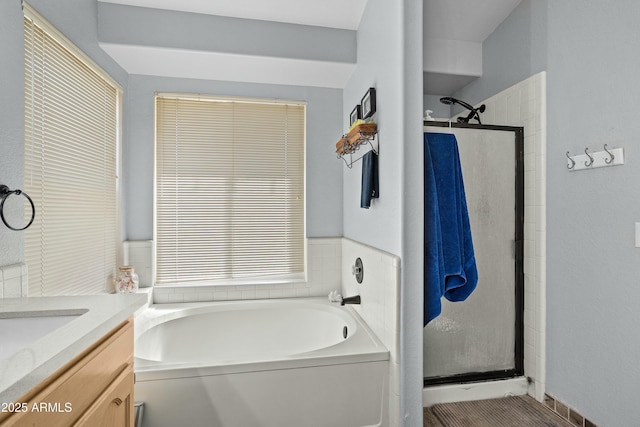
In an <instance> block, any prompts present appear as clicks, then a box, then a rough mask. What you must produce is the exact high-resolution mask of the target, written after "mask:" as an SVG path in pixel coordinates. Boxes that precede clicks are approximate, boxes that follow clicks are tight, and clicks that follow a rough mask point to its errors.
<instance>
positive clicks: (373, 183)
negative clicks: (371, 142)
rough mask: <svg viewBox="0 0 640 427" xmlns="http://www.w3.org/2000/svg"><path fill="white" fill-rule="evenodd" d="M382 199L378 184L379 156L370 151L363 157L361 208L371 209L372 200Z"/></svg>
mask: <svg viewBox="0 0 640 427" xmlns="http://www.w3.org/2000/svg"><path fill="white" fill-rule="evenodd" d="M378 197H380V187H379V184H378V155H377V154H376V153H374V152H373V151H369V152H368V153H367V154H365V155H364V156H362V187H361V189H360V207H361V208H365V209H369V207H370V206H371V199H377V198H378Z"/></svg>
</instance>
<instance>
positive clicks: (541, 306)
mask: <svg viewBox="0 0 640 427" xmlns="http://www.w3.org/2000/svg"><path fill="white" fill-rule="evenodd" d="M480 104H485V105H486V106H487V109H486V111H485V113H483V114H482V123H484V124H492V125H508V126H522V127H524V168H525V178H524V185H525V190H524V191H525V194H524V204H525V214H524V287H525V304H524V328H525V332H524V340H525V351H524V371H525V375H526V376H528V377H530V378H532V379H533V380H534V390H531V391H530V393H531V394H532V395H533V396H534V397H535V398H536V399H537V400H539V401H542V400H543V398H544V389H545V375H546V374H545V360H544V356H545V323H546V322H545V319H546V306H545V304H546V303H545V301H546V273H545V271H546V214H545V211H546V201H545V200H546V191H545V189H546V156H547V149H546V147H547V132H546V129H547V124H546V117H547V114H546V73H545V72H541V73H538V74H535V75H533V76H531V77H530V78H528V79H526V80H524V81H522V82H520V83H518V84H516V85H514V86H511V87H510V88H508V89H505V90H504V91H502V92H500V93H498V94H497V95H494V96H492V97H491V98H488V99H486V100H485V101H483V102H480V103H478V104H477V105H480Z"/></svg>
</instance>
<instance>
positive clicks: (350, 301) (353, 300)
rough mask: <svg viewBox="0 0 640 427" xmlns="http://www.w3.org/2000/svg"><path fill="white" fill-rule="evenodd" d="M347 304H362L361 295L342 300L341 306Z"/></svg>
mask: <svg viewBox="0 0 640 427" xmlns="http://www.w3.org/2000/svg"><path fill="white" fill-rule="evenodd" d="M345 304H360V295H355V296H352V297H347V298H342V300H341V301H340V305H345Z"/></svg>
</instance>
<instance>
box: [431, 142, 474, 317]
mask: <svg viewBox="0 0 640 427" xmlns="http://www.w3.org/2000/svg"><path fill="white" fill-rule="evenodd" d="M424 191H425V194H424V196H425V197H424V257H425V260H424V324H425V325H426V324H427V323H429V321H431V320H433V319H434V318H436V317H437V316H438V315H439V314H440V312H441V311H442V306H441V302H440V300H441V298H442V297H443V296H444V297H445V298H446V299H448V300H449V301H464V300H465V299H466V298H467V297H468V296H469V295H470V294H471V292H473V290H474V289H475V287H476V284H477V283H478V271H477V268H476V260H475V256H474V253H473V242H472V239H471V227H470V226H469V215H468V212H467V201H466V198H465V193H464V184H463V181H462V168H461V167H460V157H459V154H458V143H457V141H456V137H455V136H454V135H452V134H442V133H429V132H425V134H424Z"/></svg>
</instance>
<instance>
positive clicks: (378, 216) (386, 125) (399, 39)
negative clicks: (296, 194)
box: [342, 0, 423, 427]
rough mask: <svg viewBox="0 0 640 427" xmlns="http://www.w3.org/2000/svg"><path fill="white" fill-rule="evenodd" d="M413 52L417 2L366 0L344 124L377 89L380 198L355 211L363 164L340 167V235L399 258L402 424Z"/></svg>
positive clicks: (416, 153)
mask: <svg viewBox="0 0 640 427" xmlns="http://www.w3.org/2000/svg"><path fill="white" fill-rule="evenodd" d="M416 52H422V1H420V0H406V1H402V2H390V1H387V0H369V1H368V3H367V6H366V9H365V11H364V14H363V16H362V20H361V22H360V26H359V28H358V61H357V67H356V70H355V71H354V73H353V75H352V76H351V79H350V80H349V82H348V83H347V85H346V86H345V88H344V93H343V108H342V109H343V111H344V113H343V120H344V122H343V127H344V129H347V128H348V127H349V122H348V117H347V115H348V113H349V112H350V111H351V110H352V109H353V108H354V106H355V105H357V104H359V103H360V101H361V98H362V97H363V96H364V94H365V92H366V91H367V90H368V88H369V87H374V88H376V97H377V101H376V103H377V112H376V114H375V116H374V117H373V119H374V120H375V121H376V123H377V124H378V130H379V133H378V135H377V140H378V142H379V153H380V155H379V176H380V198H379V199H374V200H373V201H372V204H371V207H370V209H362V208H360V191H361V176H362V162H357V163H355V164H354V165H353V168H352V169H348V168H347V167H346V166H343V167H342V169H343V181H344V182H343V223H344V236H345V237H348V238H350V239H353V240H356V241H358V242H361V243H364V244H367V245H370V246H373V247H375V248H378V249H382V250H384V251H387V252H390V253H393V254H396V255H399V256H400V257H401V259H402V277H401V282H402V286H401V295H400V319H401V325H402V326H401V331H400V342H401V350H400V372H401V373H400V375H401V378H400V385H399V386H400V414H397V415H396V414H391V415H392V417H396V416H398V417H399V420H400V423H401V424H400V425H402V426H407V427H408V426H418V425H422V332H421V331H422V323H421V322H422V321H421V318H422V303H421V301H422V259H421V256H420V254H421V253H422V242H423V239H422V232H421V230H422V226H423V225H422V200H423V198H422V193H421V184H420V183H421V180H420V179H414V178H413V177H416V176H422V172H421V171H422V160H421V159H422V122H421V119H422V114H421V112H420V111H421V109H422V102H423V99H422V55H421V54H416ZM362 151H366V150H362ZM361 154H362V153H361V152H357V155H358V156H359V155H361ZM354 158H355V157H354ZM391 398H392V399H393V398H394V397H393V396H391Z"/></svg>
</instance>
